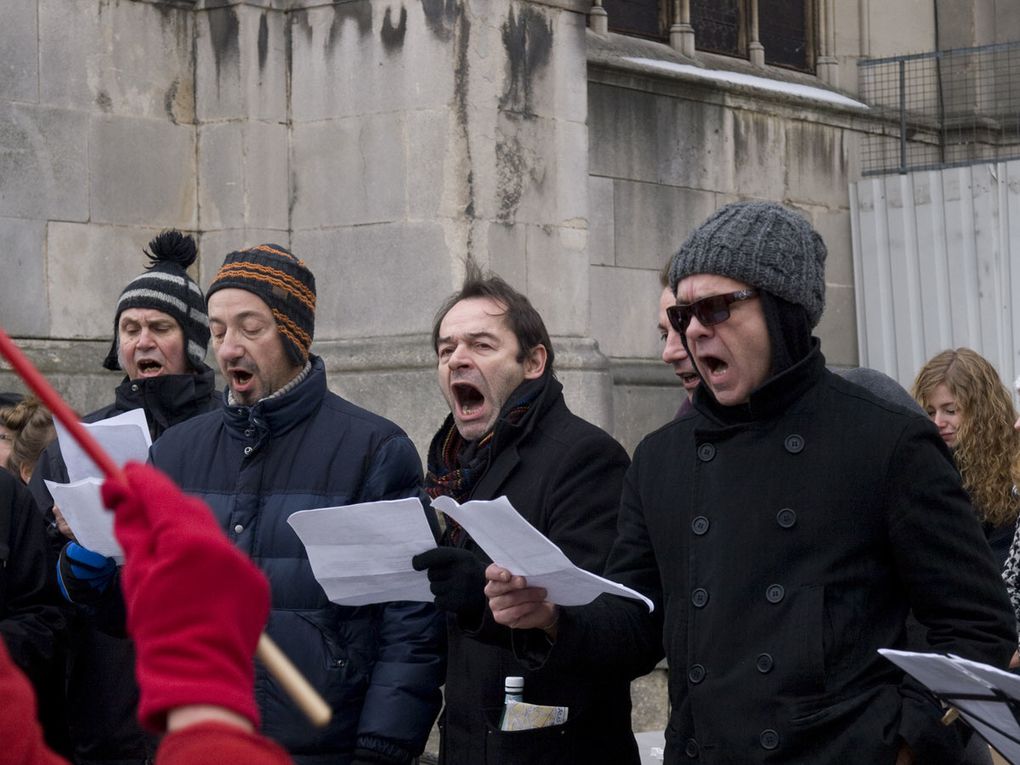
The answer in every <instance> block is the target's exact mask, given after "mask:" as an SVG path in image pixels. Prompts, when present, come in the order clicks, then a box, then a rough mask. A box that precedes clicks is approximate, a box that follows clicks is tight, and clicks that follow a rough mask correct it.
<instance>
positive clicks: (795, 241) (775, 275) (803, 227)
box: [669, 202, 826, 327]
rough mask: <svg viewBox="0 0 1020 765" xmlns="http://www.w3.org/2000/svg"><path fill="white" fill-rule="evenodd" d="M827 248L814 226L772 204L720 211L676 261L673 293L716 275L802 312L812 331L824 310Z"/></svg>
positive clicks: (687, 243)
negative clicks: (691, 279)
mask: <svg viewBox="0 0 1020 765" xmlns="http://www.w3.org/2000/svg"><path fill="white" fill-rule="evenodd" d="M825 255H826V250H825V242H823V241H822V237H821V236H819V234H818V232H817V231H815V230H814V229H813V228H812V227H811V224H810V223H808V222H807V220H805V219H804V217H803V216H801V215H798V214H797V213H795V212H792V211H791V210H788V209H787V208H785V207H783V206H782V205H777V204H774V203H772V202H735V203H733V204H729V205H726V206H725V207H721V208H719V209H718V210H716V211H715V212H714V213H712V215H711V216H709V218H708V220H706V221H705V222H704V223H702V224H701V225H700V226H698V227H697V228H696V229H694V231H693V232H692V233H691V235H690V236H689V237H687V241H685V242H684V243H683V245H682V246H681V247H680V250H679V251H678V252H677V253H676V255H674V256H673V260H672V262H671V263H670V268H669V287H670V289H671V290H673V291H674V292H676V285H677V283H678V282H679V281H680V280H681V279H683V278H684V277H687V276H691V275H692V274H718V275H719V276H728V277H729V278H731V279H736V280H737V281H741V282H744V283H746V284H749V285H751V286H752V287H758V288H759V289H763V290H765V291H767V292H771V293H772V294H773V295H776V296H777V297H781V298H783V299H784V300H787V301H789V302H791V303H796V304H798V305H801V306H804V308H805V310H806V311H807V314H808V320H809V321H810V322H811V326H812V327H814V326H816V325H817V324H818V320H819V319H820V318H821V317H822V309H823V308H825Z"/></svg>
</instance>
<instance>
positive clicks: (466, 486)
mask: <svg viewBox="0 0 1020 765" xmlns="http://www.w3.org/2000/svg"><path fill="white" fill-rule="evenodd" d="M546 382H547V380H546V377H545V376H544V375H543V376H542V377H540V378H539V379H537V380H528V381H527V382H524V383H522V384H521V385H520V386H518V387H517V390H515V391H514V396H513V398H511V399H510V400H508V401H507V403H506V404H504V405H503V409H502V411H501V412H500V414H499V417H498V418H497V419H496V424H495V425H494V426H493V428H492V430H490V431H489V432H488V433H486V434H485V435H484V436H482V437H481V438H480V439H478V440H477V441H465V440H464V438H463V437H461V435H460V431H458V430H457V426H456V424H455V423H454V420H453V415H452V414H451V415H449V416H448V417H447V418H446V421H445V422H444V423H443V427H442V428H440V429H439V432H438V433H436V435H435V436H434V437H433V439H432V443H431V445H430V446H429V455H428V471H427V472H426V473H425V492H426V493H427V494H428V495H429V496H430V497H433V498H435V497H439V496H443V495H445V496H448V497H452V498H453V499H455V500H457V502H464V501H465V500H467V499H469V498H470V497H471V492H472V491H474V488H475V485H476V484H477V483H478V481H479V479H481V477H482V476H483V475H485V471H486V470H488V468H489V464H490V460H491V458H492V455H493V445H494V444H499V445H500V447H501V446H502V444H503V443H505V441H506V440H507V436H509V435H512V434H513V432H514V430H515V429H516V428H519V427H522V426H523V424H524V422H525V420H526V417H527V415H528V412H530V411H531V405H532V404H533V403H534V402H535V399H536V398H538V396H539V394H540V393H541V392H542V390H543V389H544V387H545V384H546ZM446 521H447V527H446V533H445V534H444V539H445V540H446V543H447V544H451V545H457V544H459V542H460V540H461V539H462V538H463V537H464V530H463V529H462V528H461V527H460V525H459V524H457V522H456V521H454V520H453V519H452V518H447V519H446Z"/></svg>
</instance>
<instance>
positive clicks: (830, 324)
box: [815, 284, 859, 367]
mask: <svg viewBox="0 0 1020 765" xmlns="http://www.w3.org/2000/svg"><path fill="white" fill-rule="evenodd" d="M815 334H816V335H817V336H818V337H820V338H821V340H822V352H823V353H824V354H825V360H826V362H827V363H829V364H831V365H834V366H841V367H855V366H857V365H858V363H859V361H858V359H859V354H858V352H857V310H856V307H855V305H854V288H853V287H852V286H851V287H838V286H834V285H831V284H830V285H827V286H826V289H825V313H823V314H822V320H821V321H820V322H819V323H818V326H817V327H816V328H815Z"/></svg>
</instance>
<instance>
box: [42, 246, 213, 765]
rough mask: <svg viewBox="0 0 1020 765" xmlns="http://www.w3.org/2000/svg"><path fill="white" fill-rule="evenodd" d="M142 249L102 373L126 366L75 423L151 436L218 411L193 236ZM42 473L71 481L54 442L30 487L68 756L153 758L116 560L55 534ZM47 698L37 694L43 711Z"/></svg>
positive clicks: (96, 759)
mask: <svg viewBox="0 0 1020 765" xmlns="http://www.w3.org/2000/svg"><path fill="white" fill-rule="evenodd" d="M146 255H147V258H148V260H149V264H148V266H147V268H146V270H145V271H144V272H142V273H141V274H140V275H139V276H137V277H135V278H134V279H132V280H131V281H130V282H128V283H127V285H126V286H125V287H124V289H123V291H122V292H121V294H120V297H119V298H118V300H117V306H116V310H115V312H114V319H113V342H112V343H111V344H110V350H109V353H107V355H106V358H105V360H104V361H103V366H104V367H105V368H106V369H109V370H111V371H119V370H123V371H124V377H123V378H122V379H121V381H120V383H119V384H118V385H117V387H116V389H115V391H114V401H113V403H111V404H108V405H107V406H104V407H102V408H101V409H98V410H96V411H94V412H92V413H90V414H88V415H86V416H85V417H84V418H82V419H84V420H85V421H86V422H96V421H98V420H105V419H107V418H110V417H114V416H116V415H118V414H123V413H124V412H128V411H131V410H134V409H141V410H142V411H144V412H145V419H146V421H147V422H148V424H149V434H150V435H151V436H152V439H153V440H154V441H155V440H157V439H158V438H160V437H161V436H162V435H163V433H164V432H165V431H166V430H167V429H168V428H170V427H171V426H173V425H175V424H176V423H178V422H183V421H184V420H187V419H189V418H191V417H194V416H195V415H198V414H202V413H204V412H208V411H212V410H214V409H217V408H219V402H218V401H217V399H216V395H215V392H216V386H215V380H214V375H213V370H212V369H210V368H209V367H208V366H207V365H206V364H205V354H206V347H207V345H208V343H209V320H208V318H207V316H206V310H205V296H204V295H203V294H202V290H201V289H200V288H199V286H198V284H196V283H195V280H194V279H192V278H191V276H190V275H189V274H188V272H187V269H188V267H189V266H191V265H192V264H193V263H194V262H195V259H196V257H197V255H198V252H197V249H196V247H195V240H194V239H193V238H192V237H191V236H188V235H185V234H182V233H181V232H180V231H174V230H170V231H164V232H162V233H161V234H159V235H158V236H157V237H155V238H154V239H153V240H152V241H151V242H149V247H148V252H147V253H146ZM44 479H48V480H51V481H57V482H59V483H66V482H67V480H68V475H67V467H66V466H65V464H64V460H63V457H62V456H61V453H60V446H59V444H58V443H56V442H54V443H53V444H51V445H50V446H49V447H48V448H47V449H46V451H45V452H44V453H43V456H42V457H41V458H40V460H39V464H38V466H37V467H36V470H35V472H34V473H33V474H32V480H31V482H30V484H29V488H30V489H31V491H32V494H33V496H34V497H35V499H36V502H37V504H38V505H39V507H41V508H46V509H47V511H48V515H49V517H50V518H51V519H52V523H53V526H52V531H53V533H52V535H51V541H52V543H53V546H54V548H55V549H56V550H59V586H60V589H61V591H62V593H63V595H64V596H65V598H67V599H68V600H69V601H71V603H73V604H74V606H73V607H72V612H73V613H72V618H71V620H70V629H71V636H70V639H69V640H68V652H69V656H68V662H67V669H68V674H67V679H66V683H67V710H68V711H67V714H68V718H69V720H68V722H69V728H70V737H71V746H72V748H73V756H74V758H75V761H76V762H81V763H106V762H117V763H122V764H123V765H128V764H129V763H138V765H141V764H142V763H144V762H147V761H149V760H150V759H151V757H152V755H153V752H154V751H155V745H156V741H155V739H154V738H152V737H150V736H148V735H147V734H145V733H144V732H143V731H142V729H141V727H140V726H139V725H138V722H137V719H136V716H135V708H136V706H137V704H138V688H137V686H136V684H135V679H134V678H135V676H134V648H133V646H132V644H131V641H130V640H129V639H128V638H127V637H126V635H125V628H124V620H123V613H124V608H123V601H122V598H121V595H120V587H119V584H118V582H117V577H118V575H119V574H118V570H117V567H116V564H115V563H114V561H113V559H112V558H105V557H104V556H102V555H99V554H98V553H95V552H93V551H91V550H88V549H86V548H83V547H81V546H80V545H79V544H77V542H75V541H73V540H72V541H67V539H65V538H64V537H63V536H62V535H61V534H60V533H58V532H57V531H56V529H57V524H56V518H55V517H54V515H53V513H54V510H53V498H52V497H51V496H50V493H49V491H48V490H47V489H46V484H45V483H44ZM55 512H59V510H56V511H55ZM60 528H64V529H66V525H61V526H60ZM67 533H68V535H69V534H70V532H69V530H68V531H67ZM60 672H61V673H62V672H63V666H61V667H60ZM51 704H53V702H52V700H50V699H48V698H43V699H42V703H41V707H43V708H50V707H51Z"/></svg>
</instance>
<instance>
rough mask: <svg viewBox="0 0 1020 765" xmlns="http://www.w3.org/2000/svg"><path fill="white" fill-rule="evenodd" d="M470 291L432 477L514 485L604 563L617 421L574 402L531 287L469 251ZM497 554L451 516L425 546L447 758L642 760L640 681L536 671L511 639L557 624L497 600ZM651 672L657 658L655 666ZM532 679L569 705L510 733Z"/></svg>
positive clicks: (616, 488)
mask: <svg viewBox="0 0 1020 765" xmlns="http://www.w3.org/2000/svg"><path fill="white" fill-rule="evenodd" d="M466 266H467V274H466V276H465V279H464V283H463V285H462V286H461V289H460V290H459V291H458V292H457V293H455V294H454V295H452V296H451V297H450V298H448V299H447V300H446V302H445V303H444V304H443V305H442V307H441V308H440V309H439V312H438V313H437V315H436V318H435V321H434V323H433V330H432V344H433V349H434V350H435V352H436V359H437V372H438V377H439V388H440V390H441V391H442V394H443V397H444V398H445V399H446V403H447V404H448V405H449V407H450V415H449V416H448V417H447V418H446V421H445V422H444V423H443V426H442V427H441V428H440V429H439V431H438V432H437V433H436V435H435V437H434V438H433V440H432V444H431V447H430V449H429V456H428V473H427V475H426V479H425V486H426V490H427V491H428V493H429V494H430V495H431V496H433V497H436V496H439V495H447V496H451V497H453V498H454V499H456V500H457V501H458V502H462V503H463V502H466V501H468V500H473V499H474V500H486V499H495V498H497V497H500V496H503V495H505V496H506V497H508V498H509V500H510V501H511V503H512V504H513V506H514V507H515V508H516V509H517V510H518V512H520V513H521V515H523V516H524V517H525V518H526V519H527V520H528V521H529V522H530V523H531V524H532V525H533V526H535V527H536V528H537V529H538V530H539V531H541V532H542V533H544V534H545V535H546V536H548V537H549V538H550V539H551V540H552V541H553V542H555V543H556V544H557V545H559V547H560V548H561V549H562V550H563V551H564V552H565V553H566V555H567V556H568V557H569V558H570V559H571V560H572V561H573V562H574V563H575V564H577V565H578V566H581V567H582V568H585V569H587V570H589V571H592V572H595V573H601V572H602V569H603V566H604V565H605V561H606V557H607V555H608V553H609V549H610V546H611V545H612V542H613V538H614V536H615V531H616V508H617V501H618V499H619V495H620V484H621V481H622V479H623V474H624V471H625V469H626V467H627V464H628V462H629V460H628V458H627V455H626V452H625V451H624V450H623V448H622V447H621V446H620V445H619V444H618V443H617V442H616V441H614V440H613V439H612V437H610V436H609V435H608V434H607V433H606V432H604V431H603V430H601V429H599V428H597V427H596V426H594V425H592V424H590V423H588V422H585V421H584V420H582V419H581V418H580V417H577V416H576V415H574V414H573V413H571V411H570V410H569V409H568V408H567V405H566V403H565V402H564V400H563V386H562V385H561V384H560V383H559V381H558V380H557V379H556V377H555V374H554V367H553V363H554V352H553V346H552V342H551V340H550V339H549V334H548V332H547V331H546V328H545V324H544V322H543V321H542V317H541V316H540V315H539V314H538V312H537V311H536V310H535V308H534V307H533V306H532V305H531V303H530V302H529V301H528V299H527V297H525V296H524V295H522V294H521V293H520V292H518V291H517V290H515V289H513V288H512V287H511V286H510V285H509V284H507V283H506V282H505V281H503V280H502V279H500V278H499V277H497V276H494V275H491V274H490V275H485V274H483V273H482V271H481V270H480V269H479V267H478V266H477V265H476V264H475V263H474V262H473V261H472V260H468V262H467V264H466ZM489 562H490V561H489V559H488V558H487V557H486V556H485V553H484V552H482V550H481V549H480V548H479V547H478V546H477V545H476V544H475V543H474V541H473V540H472V539H471V538H470V537H469V536H468V535H467V534H466V532H464V530H463V529H461V528H460V527H459V526H457V525H456V524H454V523H453V522H452V521H449V525H448V526H447V528H446V530H445V533H444V538H443V542H442V546H440V547H439V548H437V549H435V550H430V551H428V552H426V553H423V554H421V555H418V556H416V557H415V558H414V560H413V564H414V566H415V568H417V569H419V570H423V569H427V570H428V575H429V580H430V583H431V588H432V592H433V593H434V594H435V598H436V606H437V607H438V608H440V609H442V610H444V611H446V612H447V614H448V619H447V625H448V630H447V634H448V638H449V648H448V664H449V668H448V671H447V676H446V706H445V709H444V711H443V714H442V717H441V719H440V731H441V739H440V754H439V759H440V762H441V763H444V765H513V764H516V763H522V764H527V765H540V764H541V763H557V765H572V764H573V763H577V765H582V764H583V765H587V764H588V763H595V762H607V763H608V762H611V763H614V765H632V764H633V763H637V762H638V754H637V746H636V743H635V741H634V736H633V734H632V733H631V729H630V692H629V681H628V678H626V677H623V676H622V675H620V674H615V675H614V674H613V673H601V672H599V673H591V674H586V675H576V674H573V673H570V672H562V671H560V670H557V669H555V668H544V669H537V670H535V671H525V670H524V669H523V668H522V667H521V665H520V664H518V663H517V661H516V660H515V659H514V655H513V652H512V651H511V650H510V643H511V640H512V639H515V638H520V639H525V640H527V639H533V640H538V641H540V642H543V643H544V642H545V641H546V639H547V638H546V634H547V631H548V632H549V633H554V632H555V623H554V622H553V621H552V620H550V621H549V622H547V623H545V624H541V625H537V627H539V628H538V629H533V630H525V631H523V633H525V634H520V635H514V634H513V633H512V631H511V629H509V628H507V627H500V626H498V625H496V624H495V623H494V622H493V621H492V618H491V615H490V614H489V612H488V609H487V608H486V601H485V594H484V591H483V590H484V587H485V576H484V571H485V566H486V565H487V564H488V563H489ZM649 669H650V668H649ZM508 675H510V676H516V675H523V676H524V693H523V696H524V701H525V702H528V703H533V704H542V705H548V706H557V707H568V709H569V711H568V721H567V723H566V724H565V725H562V726H557V727H556V728H544V729H541V730H533V731H515V732H512V733H506V732H502V731H500V730H499V725H498V715H499V710H500V707H501V705H502V702H503V688H504V679H505V678H506V677H507V676H508Z"/></svg>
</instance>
